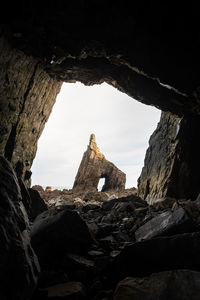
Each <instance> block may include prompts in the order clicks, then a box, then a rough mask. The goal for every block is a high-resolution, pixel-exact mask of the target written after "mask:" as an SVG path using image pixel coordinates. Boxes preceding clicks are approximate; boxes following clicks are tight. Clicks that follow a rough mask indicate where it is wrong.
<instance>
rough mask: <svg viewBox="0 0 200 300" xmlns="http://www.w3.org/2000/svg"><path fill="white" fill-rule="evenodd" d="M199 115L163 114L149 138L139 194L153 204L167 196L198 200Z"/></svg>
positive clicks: (139, 183)
mask: <svg viewBox="0 0 200 300" xmlns="http://www.w3.org/2000/svg"><path fill="white" fill-rule="evenodd" d="M199 126H200V118H199V117H190V118H179V117H177V116H176V115H172V114H171V113H164V112H163V113H162V115H161V120H160V122H159V123H158V126H157V129H156V130H155V132H154V133H153V134H152V136H151V138H150V141H149V148H148V150H147V152H146V157H145V161H144V167H143V169H142V173H141V176H140V178H139V179H138V192H139V195H140V196H141V197H142V198H144V199H146V200H147V201H148V202H150V203H152V202H153V201H154V200H155V199H158V198H163V197H166V196H169V197H175V198H177V199H181V198H186V199H188V198H192V199H195V198H196V197H197V195H198V193H199V186H200V182H199V176H198V170H199V167H200V160H199V151H200V146H199V143H198V140H199V131H198V128H199Z"/></svg>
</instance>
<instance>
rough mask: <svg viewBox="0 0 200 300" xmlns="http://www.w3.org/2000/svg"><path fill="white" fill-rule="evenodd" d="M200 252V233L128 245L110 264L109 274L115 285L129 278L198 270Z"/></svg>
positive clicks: (199, 268)
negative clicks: (177, 270) (162, 272)
mask: <svg viewBox="0 0 200 300" xmlns="http://www.w3.org/2000/svg"><path fill="white" fill-rule="evenodd" d="M199 252H200V232H195V233H184V234H178V235H174V236H166V237H157V238H154V239H151V240H146V241H141V242H137V243H134V244H132V245H129V246H126V247H125V248H124V249H123V250H122V251H121V253H120V254H119V255H118V256H117V257H116V258H115V259H114V261H113V262H112V263H111V264H110V265H109V267H108V270H107V274H108V277H109V279H110V280H111V281H112V282H114V283H116V282H117V281H119V280H121V279H123V278H125V277H127V276H134V277H135V276H136V277H137V276H139V277H144V276H147V275H149V274H151V273H153V272H161V271H166V270H175V269H193V270H197V271H198V270H200V257H199ZM119 270H120V272H119Z"/></svg>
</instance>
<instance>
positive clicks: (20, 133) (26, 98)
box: [0, 38, 61, 183]
mask: <svg viewBox="0 0 200 300" xmlns="http://www.w3.org/2000/svg"><path fill="white" fill-rule="evenodd" d="M60 87H61V82H58V81H57V80H55V79H52V78H50V77H49V75H48V74H47V73H46V72H45V71H44V70H43V66H42V64H41V63H40V62H39V61H38V60H37V59H34V58H33V57H31V56H30V55H29V56H28V55H24V53H23V52H22V51H19V50H17V49H12V48H11V46H10V45H9V43H8V42H7V41H6V40H5V39H4V38H0V154H1V155H3V156H5V157H6V158H7V159H8V160H9V161H11V162H12V165H13V166H14V169H15V171H16V172H17V176H18V177H22V178H23V180H25V182H26V183H28V181H29V179H30V175H31V172H30V168H31V165H32V162H33V159H34V157H35V154H36V151H37V141H38V138H39V137H40V135H41V133H42V131H43V129H44V125H45V123H46V121H47V120H48V117H49V114H50V113H51V110H52V107H53V104H54V102H55V99H56V95H57V93H58V92H59V90H60Z"/></svg>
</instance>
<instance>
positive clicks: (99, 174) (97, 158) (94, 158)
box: [73, 134, 126, 192]
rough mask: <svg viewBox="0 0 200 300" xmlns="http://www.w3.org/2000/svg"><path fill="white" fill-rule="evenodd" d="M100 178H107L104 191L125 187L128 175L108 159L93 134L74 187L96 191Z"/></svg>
mask: <svg viewBox="0 0 200 300" xmlns="http://www.w3.org/2000/svg"><path fill="white" fill-rule="evenodd" d="M100 178H105V184H104V186H103V187H102V192H105V191H108V190H124V189H125V182H126V175H125V174H124V173H123V172H122V171H121V170H119V169H118V168H117V167H116V166H115V165H114V164H113V163H111V162H109V161H108V160H106V158H105V156H104V155H103V154H102V153H101V152H100V150H99V148H98V146H97V144H96V140H95V135H94V134H91V136H90V143H89V146H88V148H87V151H86V152H85V153H84V155H83V158H82V161H81V164H80V167H79V169H78V173H77V175H76V178H75V181H74V185H73V189H75V190H87V189H88V190H94V191H96V190H97V186H98V183H99V180H100Z"/></svg>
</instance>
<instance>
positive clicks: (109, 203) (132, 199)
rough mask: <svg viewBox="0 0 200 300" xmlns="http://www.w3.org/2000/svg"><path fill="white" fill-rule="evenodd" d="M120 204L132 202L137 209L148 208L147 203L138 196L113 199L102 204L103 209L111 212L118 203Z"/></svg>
mask: <svg viewBox="0 0 200 300" xmlns="http://www.w3.org/2000/svg"><path fill="white" fill-rule="evenodd" d="M120 202H123V203H126V202H130V203H132V204H133V205H134V207H135V208H139V207H146V206H147V203H146V201H144V200H142V199H141V198H140V197H138V196H136V195H129V196H127V197H121V198H112V199H110V200H107V201H106V202H104V203H103V204H102V209H104V210H111V209H112V208H113V206H114V205H115V204H116V203H120Z"/></svg>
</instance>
